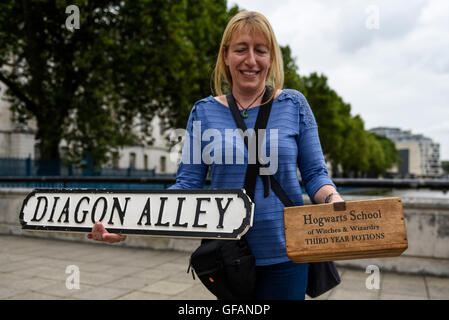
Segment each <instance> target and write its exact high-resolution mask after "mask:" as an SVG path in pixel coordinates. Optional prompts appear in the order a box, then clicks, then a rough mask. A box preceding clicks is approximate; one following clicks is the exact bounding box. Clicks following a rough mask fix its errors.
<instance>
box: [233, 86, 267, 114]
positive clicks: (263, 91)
mask: <svg viewBox="0 0 449 320" xmlns="http://www.w3.org/2000/svg"><path fill="white" fill-rule="evenodd" d="M265 90H266V87H265V88H264V89H263V90H262V92H261V93H260V94H259V95H258V96H257V97H256V99H254V100H253V101H252V102H251V103H250V104H249V105H248V106H247V107H246V108H245V107H244V106H243V105H242V104H241V103H240V102H239V101H238V100H237V99H236V98H235V97H234V100H235V101H236V102H237V104H238V105H239V106H240V107H241V108H242V109H243V110H246V109H248V108H249V107H251V106H252V105H253V103H254V102H256V101H257V99H259V98H260V97H261V96H262V95H263V94H264V93H265ZM233 96H234V95H233Z"/></svg>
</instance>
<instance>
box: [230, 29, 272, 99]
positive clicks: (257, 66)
mask: <svg viewBox="0 0 449 320" xmlns="http://www.w3.org/2000/svg"><path fill="white" fill-rule="evenodd" d="M224 50H225V51H224V61H225V64H226V66H227V67H228V69H229V73H230V75H231V77H232V89H233V91H234V90H237V91H240V92H246V93H256V92H260V91H262V90H263V88H264V86H265V80H266V78H267V75H268V71H269V69H270V64H271V55H270V49H269V47H268V42H267V40H266V39H265V37H264V36H263V35H262V33H260V32H257V31H256V32H250V31H249V29H248V28H247V27H244V28H242V29H241V31H240V32H238V33H236V34H235V35H234V36H233V37H232V40H231V43H230V44H229V46H228V47H227V48H224Z"/></svg>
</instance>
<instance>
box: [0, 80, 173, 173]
mask: <svg viewBox="0 0 449 320" xmlns="http://www.w3.org/2000/svg"><path fill="white" fill-rule="evenodd" d="M4 92H5V86H4V85H3V83H1V82H0V158H17V159H26V158H31V159H36V158H38V157H39V152H38V150H37V141H36V139H35V133H36V129H37V126H36V123H35V121H33V120H31V121H29V123H28V124H27V125H22V124H19V123H17V122H15V121H14V120H13V118H12V112H11V110H10V105H9V103H8V102H7V101H5V100H4ZM151 125H152V127H153V128H156V130H153V136H152V137H153V145H152V146H139V145H136V146H125V147H122V148H121V149H120V150H119V157H118V158H117V159H115V160H114V161H112V162H111V163H110V166H111V167H114V168H118V169H128V168H132V169H140V170H145V169H147V170H154V172H155V173H156V174H169V175H170V174H175V173H176V170H177V167H178V163H179V160H180V155H179V156H176V153H174V152H172V153H170V150H169V148H168V145H167V143H166V139H165V136H166V135H167V134H169V133H170V130H167V131H166V132H165V133H164V132H162V130H161V129H160V128H161V126H160V118H159V117H157V116H156V117H154V118H153V120H152V124H151ZM63 144H64V143H63V142H62V143H61V146H63ZM178 149H179V148H178ZM63 152H64V150H63V148H61V154H63Z"/></svg>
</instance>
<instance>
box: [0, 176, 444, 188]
mask: <svg viewBox="0 0 449 320" xmlns="http://www.w3.org/2000/svg"><path fill="white" fill-rule="evenodd" d="M333 181H334V183H335V185H336V186H337V187H341V188H391V189H420V188H426V189H433V190H443V191H448V190H449V179H347V178H334V179H333ZM175 182H176V179H175V177H174V176H172V177H167V176H160V177H157V176H155V177H117V176H110V177H106V176H91V177H89V176H72V177H70V176H34V177H18V176H3V177H0V187H27V186H28V187H31V188H37V187H60V188H78V187H79V188H90V187H91V188H117V187H120V186H122V187H123V188H124V189H132V188H139V189H142V188H164V189H165V188H167V187H169V186H170V185H172V184H174V183H175ZM205 186H206V187H208V186H210V180H209V179H206V181H205Z"/></svg>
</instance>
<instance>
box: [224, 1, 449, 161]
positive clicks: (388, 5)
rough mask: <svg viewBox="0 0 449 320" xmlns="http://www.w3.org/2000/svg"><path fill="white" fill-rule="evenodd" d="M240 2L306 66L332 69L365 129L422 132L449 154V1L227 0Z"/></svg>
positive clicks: (331, 77)
mask: <svg viewBox="0 0 449 320" xmlns="http://www.w3.org/2000/svg"><path fill="white" fill-rule="evenodd" d="M234 4H237V5H238V6H239V8H241V9H246V10H251V11H258V12H260V13H262V14H263V15H265V16H266V17H267V18H268V20H269V21H270V23H271V24H272V26H273V29H274V32H275V34H276V37H277V40H278V42H279V44H280V45H282V46H285V45H289V46H290V48H291V49H292V55H293V57H294V58H295V59H296V64H297V65H298V67H299V73H300V74H301V75H308V74H310V73H311V72H318V73H323V74H325V75H326V76H327V77H328V83H329V86H330V87H331V88H332V89H334V90H335V91H336V92H337V93H338V95H339V96H341V97H342V98H343V100H344V101H345V102H347V103H349V104H350V105H351V114H352V115H356V114H358V115H360V116H361V117H362V119H363V120H364V122H365V129H367V130H368V129H371V128H374V127H380V126H383V127H397V128H401V129H402V130H411V132H412V133H413V134H423V135H424V136H426V137H429V138H431V139H432V140H433V141H434V142H437V143H439V144H440V160H449V1H447V0H429V1H423V0H406V1H405V0H394V1H391V0H385V1H380V0H379V1H376V0H372V1H364V0H339V1H331V0H278V1H273V0H228V6H229V7H230V6H232V5H234ZM306 98H307V97H306ZM312 109H313V106H312Z"/></svg>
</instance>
